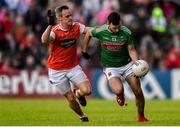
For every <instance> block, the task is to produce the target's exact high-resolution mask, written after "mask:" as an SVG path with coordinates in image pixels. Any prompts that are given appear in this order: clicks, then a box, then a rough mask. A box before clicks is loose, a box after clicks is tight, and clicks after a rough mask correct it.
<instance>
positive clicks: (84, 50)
mask: <svg viewBox="0 0 180 127" xmlns="http://www.w3.org/2000/svg"><path fill="white" fill-rule="evenodd" d="M91 36H92V35H91V30H90V29H89V30H88V31H87V32H86V34H85V37H84V39H83V44H82V53H87V49H88V45H89V42H90V39H91Z"/></svg>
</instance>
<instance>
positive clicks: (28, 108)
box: [0, 0, 180, 126]
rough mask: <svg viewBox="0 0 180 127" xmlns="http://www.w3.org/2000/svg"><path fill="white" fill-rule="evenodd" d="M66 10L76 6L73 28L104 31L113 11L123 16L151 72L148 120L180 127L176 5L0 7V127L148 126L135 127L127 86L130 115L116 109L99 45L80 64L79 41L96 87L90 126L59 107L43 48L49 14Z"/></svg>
mask: <svg viewBox="0 0 180 127" xmlns="http://www.w3.org/2000/svg"><path fill="white" fill-rule="evenodd" d="M61 4H68V5H69V6H71V7H72V8H73V13H74V14H73V15H74V21H79V22H81V23H83V24H85V25H87V26H95V25H101V24H103V23H106V17H107V15H108V14H109V13H110V12H111V11H113V10H116V11H119V12H120V14H121V18H122V21H123V24H124V25H126V26H127V27H129V29H130V30H131V31H132V33H133V34H134V39H135V42H136V43H135V45H136V48H137V50H138V52H139V54H140V56H141V58H142V59H144V60H146V61H147V62H148V63H149V65H150V72H149V73H148V74H147V75H146V76H145V77H144V78H142V79H141V81H142V88H143V91H144V94H145V97H146V99H147V100H146V114H147V117H148V118H150V120H151V121H152V122H151V121H150V122H149V124H148V125H161V126H162V125H180V123H179V121H180V120H179V118H180V117H179V114H180V112H179V111H180V110H179V106H180V103H179V100H180V69H179V68H180V15H179V12H180V11H179V8H180V7H179V6H180V1H179V0H0V125H96V126H97V125H116V126H117V125H144V126H146V124H138V123H137V122H136V119H135V112H136V108H135V104H134V100H133V101H131V99H134V95H133V94H132V92H131V90H130V89H129V87H128V86H127V85H126V82H124V86H125V96H126V98H127V100H128V106H127V108H120V107H119V106H118V105H117V104H116V102H115V101H114V99H115V97H114V95H113V94H112V92H111V91H110V89H109V87H108V85H107V81H106V79H105V77H104V75H103V73H102V68H101V65H100V62H99V52H100V51H99V48H98V47H99V44H98V42H97V40H95V39H93V40H92V41H91V45H90V48H89V53H90V54H91V56H92V57H91V60H90V61H89V62H88V61H86V60H84V59H83V58H82V57H81V54H80V51H81V50H80V46H81V44H80V42H81V41H80V42H79V46H78V55H79V61H80V64H81V66H82V67H83V69H84V71H85V72H86V73H87V75H88V77H89V79H90V80H91V82H92V85H93V93H92V95H91V97H90V98H89V101H88V105H87V106H88V108H85V109H83V110H85V111H86V112H87V114H88V115H89V117H90V120H91V121H90V122H89V124H82V123H79V122H78V121H77V118H76V117H75V115H74V114H73V113H72V112H71V111H70V109H69V108H68V105H67V103H65V101H64V99H57V98H62V96H60V95H59V94H58V91H57V89H56V88H54V87H51V86H50V85H49V82H48V76H47V63H46V61H47V57H48V46H46V45H42V44H41V42H40V36H41V34H42V32H43V31H44V29H45V28H46V26H47V22H46V19H47V17H46V14H47V10H48V9H54V8H55V7H56V6H58V5H61ZM34 98H36V99H34ZM44 98H45V99H44ZM47 98H48V99H47ZM54 98H56V99H54ZM97 98H104V99H100V100H99V99H97ZM109 99H110V100H109ZM111 99H112V100H111ZM99 107H100V108H99ZM159 107H161V108H159ZM68 109H69V110H68ZM62 114H63V115H62Z"/></svg>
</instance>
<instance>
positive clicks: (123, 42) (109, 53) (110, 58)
mask: <svg viewBox="0 0 180 127" xmlns="http://www.w3.org/2000/svg"><path fill="white" fill-rule="evenodd" d="M91 34H92V36H93V37H96V38H97V39H99V40H100V42H101V63H102V65H103V67H121V66H123V65H126V64H127V63H129V62H130V61H131V58H130V56H129V52H128V45H132V44H133V37H132V35H131V31H130V30H129V29H128V28H127V27H125V26H121V28H120V31H119V32H117V33H113V32H111V31H110V30H109V29H108V25H106V24H105V25H102V26H101V27H98V28H92V30H91Z"/></svg>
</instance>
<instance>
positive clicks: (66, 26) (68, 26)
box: [60, 23, 71, 31]
mask: <svg viewBox="0 0 180 127" xmlns="http://www.w3.org/2000/svg"><path fill="white" fill-rule="evenodd" d="M60 27H61V29H62V30H64V31H68V30H70V29H71V25H64V24H61V23H60Z"/></svg>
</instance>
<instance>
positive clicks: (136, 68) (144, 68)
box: [132, 60, 149, 77]
mask: <svg viewBox="0 0 180 127" xmlns="http://www.w3.org/2000/svg"><path fill="white" fill-rule="evenodd" d="M132 71H133V73H134V74H135V75H136V76H138V77H143V76H145V75H146V74H147V73H148V72H149V65H148V63H147V62H146V61H144V60H137V61H135V62H134V64H133V65H132Z"/></svg>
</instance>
